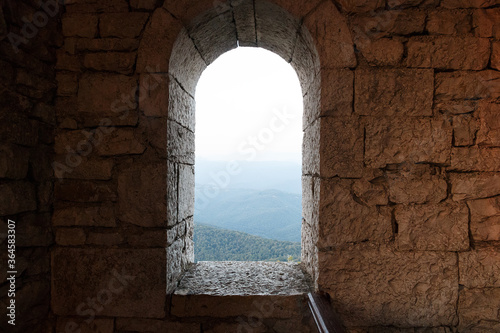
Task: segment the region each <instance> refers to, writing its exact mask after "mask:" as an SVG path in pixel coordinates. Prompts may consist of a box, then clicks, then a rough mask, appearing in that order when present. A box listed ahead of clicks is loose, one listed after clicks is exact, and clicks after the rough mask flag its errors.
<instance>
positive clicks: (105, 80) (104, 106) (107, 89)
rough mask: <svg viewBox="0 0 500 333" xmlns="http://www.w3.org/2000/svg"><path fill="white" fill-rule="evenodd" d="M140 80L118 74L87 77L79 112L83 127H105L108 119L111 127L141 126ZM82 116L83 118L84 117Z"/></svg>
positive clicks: (80, 90) (80, 95)
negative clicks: (104, 121)
mask: <svg viewBox="0 0 500 333" xmlns="http://www.w3.org/2000/svg"><path fill="white" fill-rule="evenodd" d="M136 94H137V79H136V78H134V77H129V76H125V75H118V74H116V75H115V74H84V75H83V76H82V78H81V79H80V89H79V90H78V102H77V103H78V111H79V114H80V113H83V114H84V119H83V123H84V124H85V125H90V124H93V125H94V126H99V125H101V126H102V122H103V120H104V119H109V120H110V122H111V125H114V126H123V125H135V124H136V123H137V111H136V108H137V104H136V98H135V96H136ZM80 116H81V115H80Z"/></svg>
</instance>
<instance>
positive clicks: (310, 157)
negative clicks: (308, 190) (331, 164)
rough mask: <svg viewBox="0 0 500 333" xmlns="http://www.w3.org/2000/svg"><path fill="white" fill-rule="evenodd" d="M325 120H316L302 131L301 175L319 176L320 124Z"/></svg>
mask: <svg viewBox="0 0 500 333" xmlns="http://www.w3.org/2000/svg"><path fill="white" fill-rule="evenodd" d="M324 119H325V118H321V119H317V120H316V121H314V122H313V123H312V124H311V125H310V126H309V127H308V128H306V129H305V130H304V140H303V143H302V151H303V156H302V174H303V175H319V172H320V155H319V154H320V133H321V122H322V121H324Z"/></svg>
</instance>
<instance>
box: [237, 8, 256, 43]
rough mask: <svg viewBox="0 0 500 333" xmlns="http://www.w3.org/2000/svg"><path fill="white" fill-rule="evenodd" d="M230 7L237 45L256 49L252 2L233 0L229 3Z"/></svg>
mask: <svg viewBox="0 0 500 333" xmlns="http://www.w3.org/2000/svg"><path fill="white" fill-rule="evenodd" d="M231 6H232V8H233V16H234V24H235V26H236V33H237V36H238V45H240V46H250V47H256V46H257V33H256V31H255V11H254V5H253V0H234V1H232V2H231Z"/></svg>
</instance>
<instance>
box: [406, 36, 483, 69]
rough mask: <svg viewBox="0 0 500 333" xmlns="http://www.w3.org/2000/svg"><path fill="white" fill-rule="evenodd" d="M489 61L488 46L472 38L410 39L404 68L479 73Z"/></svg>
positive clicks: (481, 40) (480, 39)
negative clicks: (406, 63) (406, 65)
mask: <svg viewBox="0 0 500 333" xmlns="http://www.w3.org/2000/svg"><path fill="white" fill-rule="evenodd" d="M489 59H490V42H489V40H488V39H484V38H474V37H444V36H443V37H412V38H410V40H409V42H408V60H407V61H408V65H409V66H411V67H427V68H429V67H430V68H437V69H457V70H458V69H459V70H467V69H470V70H481V69H484V68H486V66H487V65H488V62H489Z"/></svg>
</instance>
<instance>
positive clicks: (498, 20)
mask: <svg viewBox="0 0 500 333" xmlns="http://www.w3.org/2000/svg"><path fill="white" fill-rule="evenodd" d="M476 1H478V0H476ZM481 2H483V3H485V5H486V4H487V3H488V2H489V3H492V4H493V3H494V4H500V1H498V0H489V1H481ZM485 7H486V6H485ZM472 17H473V21H472V27H473V28H474V32H475V34H476V36H479V37H494V38H499V37H500V8H491V9H479V10H475V11H474V14H473V16H472Z"/></svg>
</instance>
